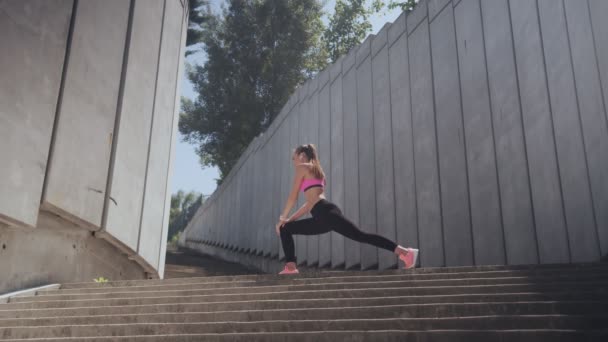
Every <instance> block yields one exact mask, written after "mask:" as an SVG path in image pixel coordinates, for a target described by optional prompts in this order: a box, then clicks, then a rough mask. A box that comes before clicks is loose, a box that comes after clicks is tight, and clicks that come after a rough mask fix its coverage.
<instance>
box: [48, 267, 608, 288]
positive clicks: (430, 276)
mask: <svg viewBox="0 0 608 342" xmlns="http://www.w3.org/2000/svg"><path fill="white" fill-rule="evenodd" d="M332 273H338V274H339V273H346V272H332ZM589 274H595V275H598V276H601V275H607V274H608V267H594V268H586V269H582V268H572V269H567V270H563V271H560V272H556V271H555V270H554V269H532V270H502V271H487V272H453V273H443V272H442V273H409V271H403V270H393V271H382V272H359V273H358V274H352V275H334V276H327V275H324V276H313V275H306V274H304V275H298V276H288V277H286V276H277V275H264V276H247V277H257V278H252V279H238V277H235V279H225V278H227V277H208V278H181V279H170V280H167V283H162V282H161V283H158V282H157V281H156V280H151V281H150V283H140V284H136V285H122V284H120V283H112V282H110V283H105V284H106V285H100V284H95V286H94V287H85V288H76V289H72V288H69V284H68V285H62V287H61V289H60V290H59V292H60V293H61V294H78V293H106V292H120V291H124V290H125V289H130V290H131V291H138V292H140V291H150V290H161V291H164V290H184V289H196V288H210V287H212V286H216V287H226V286H223V285H222V284H229V286H232V287H244V286H251V285H265V284H268V285H273V284H279V283H280V284H286V285H287V284H295V285H304V284H319V283H340V282H346V281H348V282H350V281H354V282H364V281H370V280H371V281H390V280H403V281H406V280H420V281H422V280H447V279H469V278H508V277H536V276H560V275H563V276H576V275H589ZM211 278H213V279H211ZM119 285H120V286H119ZM56 292H57V290H53V291H51V290H49V291H38V294H40V295H47V294H55V293H56Z"/></svg>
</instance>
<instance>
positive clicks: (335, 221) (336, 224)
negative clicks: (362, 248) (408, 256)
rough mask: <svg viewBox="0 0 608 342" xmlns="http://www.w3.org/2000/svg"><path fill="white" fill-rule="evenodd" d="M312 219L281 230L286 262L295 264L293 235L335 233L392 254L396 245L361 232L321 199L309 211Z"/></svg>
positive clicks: (382, 238) (297, 222)
mask: <svg viewBox="0 0 608 342" xmlns="http://www.w3.org/2000/svg"><path fill="white" fill-rule="evenodd" d="M310 213H311V214H312V218H308V219H304V220H299V221H292V222H287V223H286V224H285V225H284V226H283V227H282V228H281V242H282V244H283V251H284V252H285V261H286V262H296V254H295V246H294V243H293V235H294V234H295V235H318V234H324V233H328V232H330V231H332V230H333V231H335V232H336V233H338V234H341V235H344V236H346V237H347V238H349V239H352V240H355V241H358V242H364V243H367V244H370V245H374V246H376V247H379V248H383V249H386V250H388V251H391V252H393V251H394V250H395V248H397V244H396V243H394V242H393V241H391V240H389V239H387V238H384V237H382V236H379V235H376V234H368V233H365V232H362V231H361V230H360V229H359V228H357V226H356V225H355V224H354V223H353V222H351V221H350V220H349V219H347V218H346V217H344V215H342V211H340V208H338V206H336V205H335V204H333V203H331V202H329V201H327V200H325V199H321V200H320V201H319V202H317V203H316V204H315V205H314V206H313V207H312V209H311V210H310Z"/></svg>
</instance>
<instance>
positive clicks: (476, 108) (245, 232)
mask: <svg viewBox="0 0 608 342" xmlns="http://www.w3.org/2000/svg"><path fill="white" fill-rule="evenodd" d="M606 14H608V5H606V2H605V1H602V0H588V1H587V0H584V1H583V0H580V1H579V0H566V1H563V2H561V1H557V2H556V1H552V0H538V1H531V0H495V1H480V0H458V1H457V0H453V1H449V0H426V1H425V0H423V1H421V3H420V4H419V5H418V6H417V8H416V9H415V10H414V11H413V12H412V13H409V14H407V15H406V14H402V15H401V16H400V17H399V18H398V19H397V20H396V21H395V22H394V23H391V24H387V25H385V27H383V28H382V30H380V32H378V33H377V35H375V36H370V37H368V38H367V39H366V40H365V41H364V42H363V43H362V44H361V45H360V46H358V47H357V48H355V49H353V50H352V51H351V52H350V53H348V54H347V55H346V56H343V57H342V58H341V59H340V60H339V61H337V62H336V63H335V64H333V65H330V66H329V67H328V68H327V70H324V71H322V72H321V73H319V74H318V75H317V76H316V78H315V79H313V80H310V81H308V82H307V83H305V84H303V85H301V86H300V87H299V88H298V89H297V90H296V92H295V93H294V94H293V96H292V97H291V98H290V99H289V101H288V102H287V104H286V105H285V107H284V108H283V110H282V111H281V113H280V114H279V116H278V117H277V118H276V119H275V121H274V122H273V123H272V125H271V127H270V128H269V129H268V130H267V131H266V132H265V133H264V134H262V135H261V136H259V137H258V138H256V139H255V140H254V141H253V142H252V144H251V146H250V147H249V148H248V149H247V151H246V152H245V153H244V154H243V156H242V157H241V161H239V164H237V166H239V167H235V168H234V169H233V170H232V171H231V173H230V175H229V176H228V178H227V181H226V182H225V184H223V185H222V187H220V189H218V190H217V191H216V193H215V194H214V195H213V196H212V197H211V198H210V200H208V201H207V202H206V203H205V204H204V205H203V207H202V208H201V209H200V212H199V213H198V214H197V215H196V216H195V218H194V219H193V220H192V222H190V224H189V226H188V228H187V230H186V233H185V234H184V236H183V238H182V241H181V243H182V244H184V245H186V246H188V247H191V248H194V249H198V250H200V251H202V252H209V253H213V254H214V255H219V256H221V257H225V258H228V259H230V260H232V261H240V262H242V263H245V264H252V262H250V261H248V260H249V258H250V254H248V251H257V250H259V248H261V247H262V246H265V245H266V244H267V243H270V244H271V245H273V246H274V245H278V238H277V237H276V235H273V234H266V233H267V232H268V231H271V230H272V229H273V226H274V224H275V223H276V221H277V219H276V213H278V212H279V210H281V209H282V207H283V205H284V201H285V198H286V194H287V192H288V191H289V188H290V184H291V183H290V181H291V177H292V175H293V170H292V166H291V164H290V162H289V161H288V160H286V158H285V156H286V155H288V153H289V152H290V149H292V148H294V147H296V146H297V145H299V144H303V143H314V144H317V146H318V147H319V151H320V158H321V161H322V165H323V167H324V168H325V171H326V174H327V176H328V189H327V192H326V194H327V197H328V198H329V199H330V200H332V201H334V202H335V203H337V204H338V205H339V206H340V208H342V209H343V211H344V213H345V214H346V216H347V217H348V218H350V219H351V220H352V221H353V222H355V223H357V224H358V225H359V226H360V227H361V229H363V230H365V231H369V232H374V233H378V234H381V235H383V236H386V237H387V238H389V239H393V240H396V241H397V242H398V243H400V244H403V245H406V246H413V247H419V248H420V249H421V258H420V263H421V266H423V267H426V266H429V267H430V266H456V265H489V264H529V263H531V264H534V263H554V262H588V261H596V260H599V258H600V256H601V255H606V254H607V253H608V216H606V215H607V214H606V213H607V212H608V211H607V210H605V208H606V207H607V203H608V123H607V121H608V117H607V113H606V97H607V95H608V91H607V90H608V86H607V84H608V62H607V61H608V38H607V37H608V24H606V21H605V20H603V17H604V16H605V15H606ZM317 106H318V107H317ZM283 131H284V132H286V133H285V134H286V135H287V136H288V137H286V138H284V139H282V138H278V139H276V138H273V135H276V133H275V132H283ZM260 161H261V162H260ZM242 163H245V165H247V164H250V163H251V164H253V165H257V168H256V169H255V172H252V171H251V170H250V169H248V168H247V167H245V168H243V167H240V165H242ZM260 165H262V166H260ZM264 165H266V167H264ZM269 165H272V169H273V170H270V169H269ZM277 171H280V172H279V173H280V174H281V177H282V178H278V177H277V176H276V173H277ZM234 177H245V178H247V179H249V180H252V179H253V180H255V182H256V184H259V185H255V186H257V187H256V188H255V189H254V188H252V186H249V187H247V186H244V187H242V188H241V189H240V193H238V194H237V195H232V196H235V197H232V201H233V203H237V207H238V205H239V204H240V206H241V207H240V208H241V209H238V210H237V211H232V215H234V216H237V217H241V219H240V220H237V221H238V222H240V225H237V226H234V225H231V229H232V232H233V233H232V234H239V235H242V238H240V239H238V241H237V243H238V245H237V246H235V247H236V249H237V250H239V251H240V253H232V252H230V251H221V248H220V249H218V248H217V247H213V248H212V247H211V246H215V244H216V242H217V240H215V237H214V236H215V234H216V232H217V231H221V230H223V229H225V227H226V226H227V222H226V221H225V220H222V218H221V217H219V218H218V217H217V216H213V215H211V213H213V212H214V211H217V210H222V208H221V206H222V205H223V204H222V202H223V197H224V196H225V193H226V192H225V191H224V189H226V188H227V187H230V186H231V179H232V178H234ZM277 189H279V190H280V193H279V194H277V193H275V192H276V191H279V190H277ZM251 191H254V192H251ZM277 196H280V199H281V200H280V201H276V200H274V199H273V198H275V197H277ZM299 203H300V204H301V203H302V202H299ZM243 208H245V209H243ZM246 208H253V210H254V213H258V211H264V210H270V211H271V212H272V213H274V215H270V216H268V215H264V216H259V217H258V216H256V218H257V219H250V217H249V216H248V215H250V213H249V212H248V210H247V209H246ZM251 236H254V237H255V239H252V238H251ZM243 246H246V248H244V247H243ZM296 248H297V257H298V263H299V264H302V265H304V264H305V265H311V266H315V265H318V266H321V267H340V268H362V269H369V268H380V269H383V268H393V267H395V266H396V265H397V260H396V259H395V257H394V256H393V255H392V254H391V253H389V252H386V251H383V250H378V249H376V248H373V247H370V246H367V245H361V244H359V243H355V242H352V241H350V240H348V239H346V240H345V239H344V238H343V237H341V236H339V235H337V234H335V233H332V234H327V235H326V236H319V237H313V238H311V237H298V238H297V245H296ZM264 255H266V254H264ZM270 256H271V258H268V260H269V261H268V262H267V263H264V262H261V261H260V260H259V259H255V260H256V261H255V262H254V263H255V264H256V265H258V266H260V265H261V266H260V267H262V268H264V267H265V269H266V270H268V271H272V272H274V271H277V269H276V268H277V267H278V266H277V265H278V264H277V263H276V261H278V260H280V259H276V258H275V257H274V254H270ZM279 256H282V254H279ZM271 261H272V262H271Z"/></svg>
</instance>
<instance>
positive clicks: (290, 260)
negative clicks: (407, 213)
mask: <svg viewBox="0 0 608 342" xmlns="http://www.w3.org/2000/svg"><path fill="white" fill-rule="evenodd" d="M291 159H292V160H293V163H294V166H295V177H294V180H293V187H292V189H291V193H290V194H289V198H288V199H287V203H286V204H285V209H284V210H283V212H282V215H280V216H279V222H278V223H277V225H276V227H275V229H276V231H277V234H279V235H280V236H281V243H282V245H283V251H284V252H285V260H286V262H287V263H286V265H285V268H284V269H283V271H281V272H280V273H279V274H296V273H299V272H298V269H297V268H296V256H295V246H294V242H293V235H294V234H296V235H318V234H324V233H327V232H330V231H332V230H333V231H335V232H337V233H339V234H342V235H344V236H346V237H347V238H349V239H352V240H355V241H359V242H364V243H367V244H370V245H374V246H376V247H378V248H383V249H386V250H388V251H391V252H393V253H395V254H397V255H398V256H399V259H401V260H402V261H403V262H404V263H405V268H412V267H414V266H415V265H416V259H417V257H418V250H417V249H414V248H405V247H402V246H399V245H397V244H396V243H394V242H392V241H390V240H388V239H386V238H384V237H382V236H379V235H375V234H367V233H365V232H362V231H361V230H360V229H359V228H357V226H356V225H355V224H354V223H352V222H351V221H349V220H348V219H347V218H346V217H344V216H343V215H342V212H341V211H340V209H339V208H338V207H337V206H336V205H335V204H333V203H331V202H329V201H327V200H326V199H325V195H324V191H323V188H324V187H325V174H324V173H323V169H322V168H321V164H320V163H319V157H318V154H317V150H316V148H315V145H312V144H308V145H301V146H298V148H296V149H295V151H294V153H293V156H292V158H291ZM298 190H301V191H302V192H303V193H304V196H305V197H306V203H305V204H304V205H303V206H302V207H301V208H300V209H298V210H297V211H296V212H295V213H294V214H293V215H291V217H289V218H287V215H288V214H289V212H290V211H291V209H292V208H293V206H294V205H295V203H296V200H297V199H298ZM309 211H310V213H311V214H312V218H308V219H304V220H300V221H296V220H297V219H298V218H299V217H301V216H302V215H304V214H306V213H307V212H309Z"/></svg>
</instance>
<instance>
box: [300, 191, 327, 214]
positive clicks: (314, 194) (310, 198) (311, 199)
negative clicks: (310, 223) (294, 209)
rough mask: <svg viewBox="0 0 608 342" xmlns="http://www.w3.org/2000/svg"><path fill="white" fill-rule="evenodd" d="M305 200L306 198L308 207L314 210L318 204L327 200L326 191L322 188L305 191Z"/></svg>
mask: <svg viewBox="0 0 608 342" xmlns="http://www.w3.org/2000/svg"><path fill="white" fill-rule="evenodd" d="M304 198H306V203H308V205H309V206H308V207H309V208H310V209H312V207H314V206H315V204H317V202H319V201H320V200H322V199H325V191H324V190H323V188H320V187H315V188H310V189H308V190H306V191H304ZM310 209H309V210H310Z"/></svg>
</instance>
